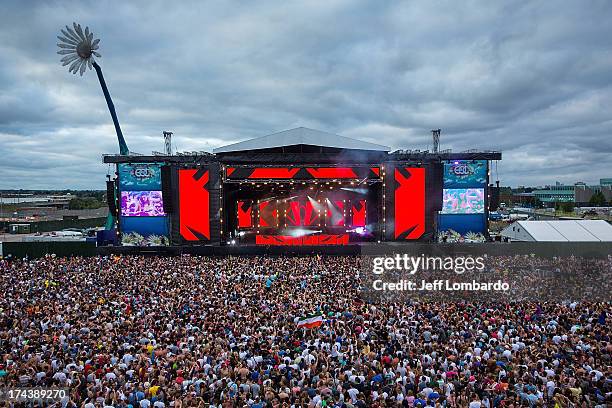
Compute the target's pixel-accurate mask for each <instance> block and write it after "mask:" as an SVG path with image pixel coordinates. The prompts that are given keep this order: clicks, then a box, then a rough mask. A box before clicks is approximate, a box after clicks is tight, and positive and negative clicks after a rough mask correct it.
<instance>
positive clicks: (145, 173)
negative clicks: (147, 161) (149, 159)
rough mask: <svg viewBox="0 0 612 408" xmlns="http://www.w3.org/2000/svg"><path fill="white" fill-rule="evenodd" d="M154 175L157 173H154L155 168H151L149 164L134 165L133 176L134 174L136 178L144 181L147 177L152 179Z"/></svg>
mask: <svg viewBox="0 0 612 408" xmlns="http://www.w3.org/2000/svg"><path fill="white" fill-rule="evenodd" d="M154 175H155V174H154V173H153V170H151V168H149V167H148V166H142V167H134V168H133V169H132V176H134V178H135V179H136V180H140V181H143V180H146V179H150V178H151V177H153V176H154Z"/></svg>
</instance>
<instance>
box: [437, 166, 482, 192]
mask: <svg viewBox="0 0 612 408" xmlns="http://www.w3.org/2000/svg"><path fill="white" fill-rule="evenodd" d="M487 171H488V170H487V161H486V160H453V161H448V162H445V163H444V188H452V189H459V188H478V187H484V186H486V185H487Z"/></svg>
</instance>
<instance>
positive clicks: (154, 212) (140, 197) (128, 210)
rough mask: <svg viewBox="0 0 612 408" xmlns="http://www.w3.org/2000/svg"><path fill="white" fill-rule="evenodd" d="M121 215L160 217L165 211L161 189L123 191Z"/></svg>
mask: <svg viewBox="0 0 612 408" xmlns="http://www.w3.org/2000/svg"><path fill="white" fill-rule="evenodd" d="M121 215H123V216H128V217H159V216H164V215H166V214H165V213H164V204H163V199H162V192H161V191H122V192H121Z"/></svg>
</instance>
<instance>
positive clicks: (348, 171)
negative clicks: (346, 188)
mask: <svg viewBox="0 0 612 408" xmlns="http://www.w3.org/2000/svg"><path fill="white" fill-rule="evenodd" d="M306 171H308V173H310V174H311V175H312V177H313V178H315V179H342V178H349V179H350V178H359V176H358V175H357V173H355V170H353V169H352V168H350V167H308V168H307V169H306Z"/></svg>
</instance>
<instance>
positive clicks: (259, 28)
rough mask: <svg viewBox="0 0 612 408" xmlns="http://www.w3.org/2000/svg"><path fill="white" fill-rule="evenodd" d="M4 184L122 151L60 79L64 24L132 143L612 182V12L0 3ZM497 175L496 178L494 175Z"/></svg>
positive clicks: (102, 116) (71, 179) (88, 167)
mask: <svg viewBox="0 0 612 408" xmlns="http://www.w3.org/2000/svg"><path fill="white" fill-rule="evenodd" d="M2 8H3V10H2V13H0V174H1V175H2V177H1V178H0V188H64V187H72V188H100V189H102V188H104V180H105V177H104V174H105V173H106V171H107V170H108V168H107V167H106V166H104V165H103V164H102V163H101V154H102V153H113V152H117V151H118V147H117V143H116V139H115V134H114V130H113V127H112V122H111V120H110V116H109V114H108V111H107V109H106V105H105V102H104V99H103V97H102V93H101V91H100V88H99V86H98V83H97V79H96V77H95V73H94V72H93V71H88V72H87V73H86V74H85V76H84V77H83V78H81V77H74V76H73V75H71V74H69V73H68V72H67V69H66V68H65V67H61V66H60V63H59V58H60V56H58V55H57V54H56V48H57V47H56V45H55V44H56V42H57V39H56V35H57V34H58V33H59V29H60V28H61V27H63V26H64V25H66V24H70V23H71V22H72V21H77V22H80V23H81V24H83V25H88V26H89V27H90V28H91V29H92V30H93V31H94V33H95V34H96V36H97V37H99V38H101V42H100V46H101V48H100V52H101V54H102V58H101V59H100V60H99V62H100V65H101V66H102V68H103V70H104V73H105V76H106V79H107V82H108V85H109V88H110V90H111V94H112V95H113V98H114V102H115V105H116V108H117V112H118V115H119V120H120V122H121V125H122V128H123V132H124V134H125V136H126V139H127V142H128V145H129V146H130V149H131V150H133V151H136V152H141V153H148V152H150V151H151V150H162V146H163V142H162V137H161V131H162V130H173V131H174V132H175V142H176V145H177V147H178V148H179V149H181V150H211V149H212V148H214V147H218V146H221V145H224V144H228V143H232V142H237V141H240V140H244V139H247V138H251V137H257V136H261V135H265V134H268V133H272V132H274V131H279V130H284V129H289V128H292V127H296V126H308V127H311V128H315V129H320V130H323V131H328V132H334V133H338V134H342V135H345V136H349V137H356V138H360V139H363V140H366V141H370V142H375V143H376V142H378V143H383V144H386V145H389V146H392V147H394V148H419V149H427V148H429V147H430V143H431V142H430V134H429V130H430V129H432V128H438V127H441V128H442V129H443V132H442V148H453V149H455V150H464V149H468V148H479V149H501V150H502V151H503V152H504V160H502V162H501V163H500V164H499V167H498V174H499V177H500V179H501V181H502V184H503V185H518V184H526V185H535V184H545V183H553V182H554V181H556V180H559V181H563V182H574V181H578V180H582V181H586V182H596V181H597V180H598V179H599V178H600V177H610V176H612V174H610V173H611V171H612V170H611V169H612V159H610V157H612V138H611V137H610V135H611V134H612V110H611V109H610V106H612V44H611V43H610V38H612V25H611V24H609V21H610V20H611V19H612V3H610V2H607V1H587V2H579V1H576V2H569V1H566V2H525V3H524V4H520V3H516V2H512V3H510V2H484V1H482V2H461V3H457V2H451V1H449V2H426V3H412V2H410V3H409V2H401V3H400V2H398V3H392V2H384V3H381V2H365V1H325V2H257V3H244V2H220V3H219V2H193V3H188V2H181V3H180V6H177V5H171V4H170V3H168V2H136V3H130V4H124V3H123V2H76V1H75V2H63V1H55V2H17V1H14V2H11V1H9V2H4V3H3V6H2ZM493 176H494V177H495V174H493Z"/></svg>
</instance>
